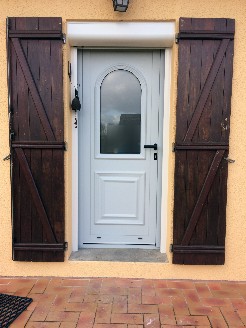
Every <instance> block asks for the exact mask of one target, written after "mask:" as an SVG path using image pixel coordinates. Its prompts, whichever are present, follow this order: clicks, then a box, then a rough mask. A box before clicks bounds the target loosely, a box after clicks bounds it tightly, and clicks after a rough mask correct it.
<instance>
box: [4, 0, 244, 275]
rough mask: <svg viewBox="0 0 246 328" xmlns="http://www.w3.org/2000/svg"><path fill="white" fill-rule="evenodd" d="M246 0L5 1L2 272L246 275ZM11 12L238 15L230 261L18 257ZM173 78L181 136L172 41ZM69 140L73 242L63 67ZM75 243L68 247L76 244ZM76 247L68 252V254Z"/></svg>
mask: <svg viewBox="0 0 246 328" xmlns="http://www.w3.org/2000/svg"><path fill="white" fill-rule="evenodd" d="M245 12H246V1H245V0H234V1H231V0H217V1H214V0H207V1H204V0H196V1H193V0H175V1H173V0H152V1H147V0H130V6H129V9H128V11H127V12H126V13H124V14H120V13H115V12H114V11H113V8H112V1H111V0H100V1H98V0H73V1H66V0H60V1H59V0H53V1H49V0H42V1H40V2H37V1H35V0H1V11H0V37H1V38H0V58H1V62H0V104H1V106H0V275H17V276H22V275H24V276H27V275H31V276H35V275H39V276H41V275H48V276H91V277H92V276H117V277H144V278H182V279H185V278H191V279H230V280H246V255H245V253H246V201H245V196H246V191H245V185H246V167H245V166H246V165H245V163H246V151H245V147H246V133H245V128H244V123H245V122H244V119H245V108H246V64H245V62H246V61H245V58H246V20H245ZM7 16H23V17H24V16H61V17H62V19H63V23H64V30H65V29H66V21H67V20H96V21H98V20H100V21H108V20H133V21H137V20H141V21H153V20H175V21H176V27H177V28H178V18H179V17H180V16H184V17H227V18H235V19H236V39H235V56H234V75H233V95H232V116H231V135H230V157H231V158H233V159H235V160H236V162H235V163H234V164H232V165H229V177H228V205H227V234H226V263H225V265H224V266H181V265H172V264H170V263H171V254H168V258H169V261H170V263H166V264H160V263H158V264H156V263H148V264H146V263H116V262H114V263H112V262H74V261H73V262H70V261H68V260H66V261H65V262H64V263H23V262H13V261H12V260H11V257H12V256H11V255H12V254H11V253H12V249H11V239H12V237H11V208H10V204H11V195H10V170H9V161H5V162H4V161H3V160H2V158H3V157H5V156H6V155H7V154H8V153H9V147H8V114H7V104H8V101H7V100H8V95H7V63H6V37H5V35H6V29H5V24H6V23H5V20H6V17H7ZM68 58H69V46H68V45H66V46H64V63H65V64H66V63H67V60H68ZM172 63H173V65H172V83H171V95H170V99H171V120H170V141H171V142H173V141H174V137H175V101H176V75H177V46H176V45H174V46H173V57H172ZM64 73H65V74H64V75H65V80H64V90H65V99H64V102H65V122H66V123H65V129H66V135H65V139H66V140H67V141H68V146H69V150H68V152H66V164H65V165H66V178H65V180H66V240H67V241H68V242H69V246H70V247H71V162H70V159H71V129H70V126H71V121H70V120H71V112H70V109H69V96H68V95H69V92H68V90H69V82H68V79H67V67H64ZM173 172H174V154H173V153H172V152H171V151H170V155H169V172H168V175H169V193H168V209H167V210H168V222H167V231H168V233H167V235H168V236H167V245H169V244H170V243H171V241H172V207H173ZM70 247H69V250H70ZM68 254H69V251H68V252H66V257H68Z"/></svg>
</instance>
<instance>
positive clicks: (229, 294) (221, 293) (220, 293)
mask: <svg viewBox="0 0 246 328" xmlns="http://www.w3.org/2000/svg"><path fill="white" fill-rule="evenodd" d="M212 295H213V296H214V297H217V298H239V297H240V294H239V292H237V291H234V290H231V291H229V290H213V291H212Z"/></svg>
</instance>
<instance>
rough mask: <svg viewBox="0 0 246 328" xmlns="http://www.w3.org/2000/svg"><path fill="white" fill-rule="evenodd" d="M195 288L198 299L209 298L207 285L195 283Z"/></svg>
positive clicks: (210, 294)
mask: <svg viewBox="0 0 246 328" xmlns="http://www.w3.org/2000/svg"><path fill="white" fill-rule="evenodd" d="M195 287H196V290H197V294H198V296H199V297H211V296H212V293H211V291H210V289H209V288H208V286H207V284H205V283H203V282H195Z"/></svg>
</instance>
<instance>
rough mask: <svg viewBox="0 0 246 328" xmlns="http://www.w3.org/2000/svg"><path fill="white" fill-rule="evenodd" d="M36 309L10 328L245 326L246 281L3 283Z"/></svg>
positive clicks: (48, 280)
mask: <svg viewBox="0 0 246 328" xmlns="http://www.w3.org/2000/svg"><path fill="white" fill-rule="evenodd" d="M0 293H6V294H13V295H18V296H28V297H31V298H32V299H33V302H32V304H31V305H30V306H29V307H28V308H27V310H26V311H24V312H23V313H22V314H21V315H20V316H19V317H18V318H17V319H16V320H15V321H14V323H13V324H12V325H11V326H10V327H11V328H22V327H27V328H34V327H35V328H41V327H42V328H43V327H50V328H57V327H60V328H74V327H77V328H168V327H176V326H178V327H217V328H223V327H245V326H246V282H220V281H216V282H204V281H189V280H180V281H174V280H148V279H146V280H145V279H117V278H92V279H89V278H82V279H75V278H3V277H2V278H0Z"/></svg>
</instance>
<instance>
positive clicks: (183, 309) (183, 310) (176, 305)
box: [172, 297, 190, 315]
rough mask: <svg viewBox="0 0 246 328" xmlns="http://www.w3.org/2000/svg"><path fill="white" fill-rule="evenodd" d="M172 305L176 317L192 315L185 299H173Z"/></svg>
mask: <svg viewBox="0 0 246 328" xmlns="http://www.w3.org/2000/svg"><path fill="white" fill-rule="evenodd" d="M172 304H173V309H174V313H175V314H176V315H179V314H184V315H189V314H190V312H189V308H188V305H187V303H186V301H185V299H184V298H183V297H173V298H172Z"/></svg>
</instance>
